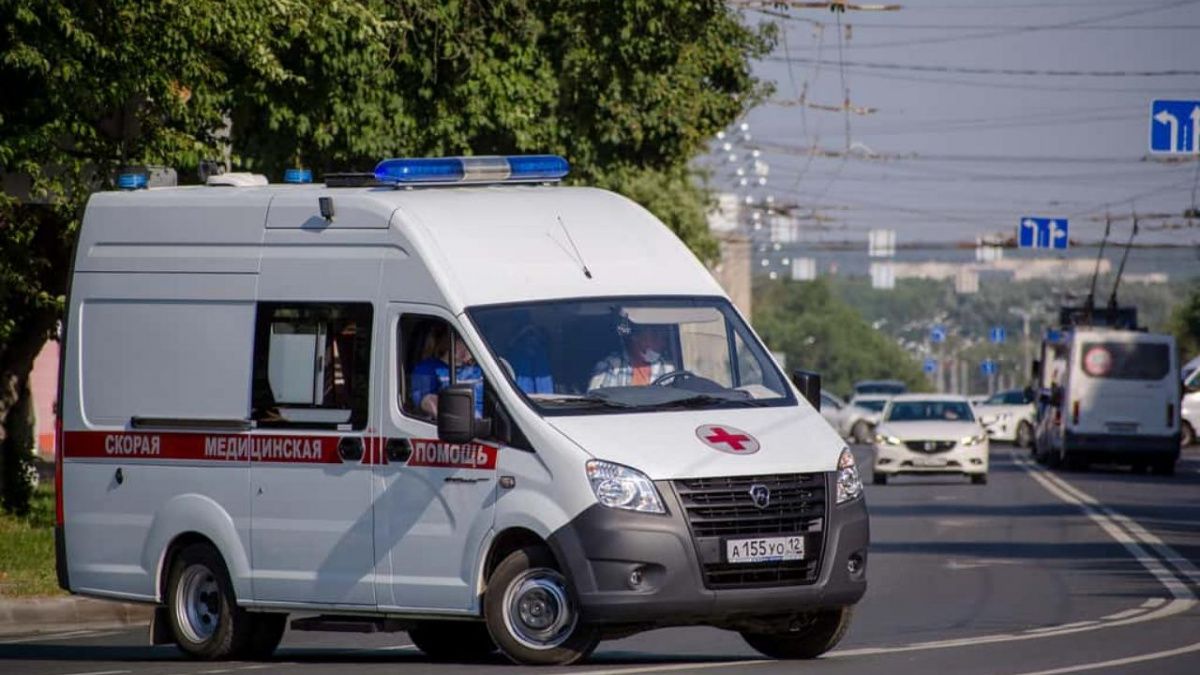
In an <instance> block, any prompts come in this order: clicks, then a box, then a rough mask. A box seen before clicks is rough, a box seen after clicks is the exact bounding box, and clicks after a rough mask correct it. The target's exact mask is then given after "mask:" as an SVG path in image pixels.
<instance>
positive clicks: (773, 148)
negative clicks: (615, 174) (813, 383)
mask: <svg viewBox="0 0 1200 675" xmlns="http://www.w3.org/2000/svg"><path fill="white" fill-rule="evenodd" d="M899 2H900V4H901V5H902V8H901V9H900V10H898V11H891V12H861V11H860V12H854V11H847V12H845V13H844V14H842V15H841V16H840V22H841V27H840V29H839V25H838V22H839V16H838V15H835V14H834V13H832V12H830V11H828V10H823V9H791V10H782V11H779V12H775V13H774V14H769V13H766V12H760V11H752V10H744V11H743V14H744V17H745V20H746V21H747V22H748V23H751V24H756V23H759V22H764V21H773V22H776V23H777V24H778V25H779V26H780V29H781V34H780V38H779V42H778V44H777V46H776V48H775V50H774V52H773V53H772V54H771V55H770V56H769V57H767V58H765V59H763V60H761V61H758V62H756V63H755V64H754V70H755V73H756V75H757V76H758V77H759V78H761V79H762V80H764V81H767V82H771V83H773V84H774V86H775V92H774V94H772V95H771V97H770V99H769V100H768V101H767V102H765V103H764V104H762V105H760V106H758V107H756V108H754V109H753V110H751V111H750V112H749V114H748V115H747V116H746V117H745V118H743V119H742V120H740V121H739V123H738V124H739V125H740V124H741V123H745V124H748V125H749V136H750V138H749V140H746V139H744V138H743V134H742V133H741V132H740V131H739V127H738V125H735V126H733V127H731V128H730V131H729V133H728V135H727V136H726V139H725V140H724V141H715V142H714V145H713V153H712V154H710V155H709V156H708V157H706V158H704V160H703V161H702V162H701V163H702V164H703V165H705V166H707V167H709V168H710V169H711V171H712V179H711V182H712V187H714V188H716V189H717V190H719V191H734V190H736V191H739V192H740V194H741V195H742V196H743V197H745V196H750V197H752V198H753V199H756V200H759V201H760V202H761V200H763V199H765V197H766V196H767V195H770V196H771V197H772V198H773V199H774V200H775V203H776V204H779V205H782V204H791V205H795V206H796V207H797V208H796V211H795V212H796V213H797V215H799V216H800V218H801V220H800V221H799V222H800V224H801V225H800V237H801V240H802V241H809V242H811V241H816V240H821V241H857V240H862V241H863V242H864V243H865V241H866V238H867V234H866V233H867V230H869V229H872V228H893V229H895V230H896V231H897V241H898V243H900V244H901V245H903V244H911V243H917V242H932V243H950V242H974V241H975V238H976V237H977V236H979V235H991V234H998V235H1008V236H1013V235H1014V233H1015V231H1016V227H1017V224H1018V222H1019V220H1020V219H1021V218H1022V217H1025V216H1043V217H1054V218H1068V219H1069V221H1070V230H1071V238H1072V240H1074V241H1082V242H1088V241H1090V242H1095V241H1099V239H1100V238H1101V236H1102V235H1103V232H1104V228H1105V224H1104V214H1105V211H1106V209H1107V210H1108V211H1110V212H1111V214H1112V215H1113V217H1114V222H1113V236H1114V238H1117V239H1119V240H1121V241H1124V239H1125V238H1126V237H1127V236H1128V232H1129V230H1128V228H1129V226H1130V222H1131V220H1130V218H1129V214H1130V213H1131V212H1132V211H1133V210H1135V209H1136V211H1137V212H1139V213H1141V214H1144V215H1153V214H1172V215H1173V216H1174V217H1172V218H1167V219H1164V218H1162V217H1150V218H1147V219H1145V220H1143V222H1142V228H1143V229H1142V231H1141V233H1140V234H1139V237H1138V241H1139V242H1141V243H1167V244H1188V245H1200V219H1197V220H1196V221H1195V222H1194V224H1193V225H1191V226H1189V224H1188V221H1187V220H1186V219H1184V218H1182V213H1183V211H1184V210H1185V209H1186V208H1188V206H1189V205H1191V204H1194V203H1196V202H1195V201H1193V200H1194V199H1197V198H1198V197H1200V196H1198V197H1194V195H1196V191H1197V190H1198V189H1200V162H1198V161H1176V162H1166V161H1160V160H1155V159H1148V158H1149V149H1148V142H1149V141H1148V139H1149V133H1150V124H1151V120H1150V106H1151V101H1152V100H1154V99H1158V98H1166V99H1192V100H1200V0H1044V1H1042V2H1037V1H1035V0H899ZM779 14H782V16H780V15H779ZM847 26H849V28H848V29H847ZM847 31H848V32H847ZM839 38H840V39H839ZM996 71H1009V72H996ZM1012 71H1018V72H1012ZM1063 71H1077V74H1064V72H1063ZM845 90H848V91H849V101H850V104H851V106H852V107H855V108H869V109H871V112H870V113H869V114H861V115H860V114H847V113H845V112H843V111H840V110H836V109H835V110H832V111H830V110H823V109H819V108H814V107H812V106H813V105H815V106H832V107H834V108H838V107H839V106H840V105H841V102H842V100H843V93H842V92H843V91H845ZM802 96H803V97H804V100H805V101H806V102H807V103H808V104H809V105H807V106H802V105H797V102H798V101H799V100H800V99H801V97H802ZM847 128H848V129H849V135H848V136H847V133H846V131H847ZM724 142H731V143H733V148H732V152H733V154H735V155H738V160H737V161H736V162H734V163H730V162H729V161H728V154H729V153H728V152H725V151H723V150H722V149H721V146H722V145H723V143H724ZM814 147H815V148H818V149H819V150H820V151H821V153H820V154H825V153H828V154H829V155H831V156H813V154H814V153H812V152H811V151H810V149H811V148H814ZM847 148H849V149H850V151H849V155H847ZM753 150H758V151H759V152H760V153H761V156H760V157H759V159H760V161H762V162H765V163H766V164H767V165H768V167H769V173H768V175H767V177H766V178H767V184H766V185H765V186H763V187H754V186H753V185H752V186H751V187H748V188H740V187H738V186H737V177H736V175H735V173H734V167H736V166H745V165H746V164H747V162H748V159H747V158H748V156H749V153H750V152H752V151H753ZM751 173H753V172H752V171H751ZM1164 225H1171V226H1173V227H1164Z"/></svg>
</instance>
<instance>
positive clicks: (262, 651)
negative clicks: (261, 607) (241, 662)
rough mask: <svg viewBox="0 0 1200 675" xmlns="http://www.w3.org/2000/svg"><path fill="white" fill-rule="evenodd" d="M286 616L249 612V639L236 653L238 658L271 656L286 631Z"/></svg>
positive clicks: (252, 659) (253, 658)
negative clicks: (239, 651)
mask: <svg viewBox="0 0 1200 675" xmlns="http://www.w3.org/2000/svg"><path fill="white" fill-rule="evenodd" d="M287 618H288V615H287V614H274V613H271V614H265V613H262V614H250V615H249V619H250V621H251V628H250V639H249V641H248V642H247V643H246V645H245V647H243V649H242V651H241V653H239V654H237V656H238V658H242V659H246V660H247V661H261V660H265V659H269V658H271V655H272V654H274V653H275V650H276V649H277V648H278V647H279V643H280V642H281V641H282V640H283V634H284V632H285V631H287Z"/></svg>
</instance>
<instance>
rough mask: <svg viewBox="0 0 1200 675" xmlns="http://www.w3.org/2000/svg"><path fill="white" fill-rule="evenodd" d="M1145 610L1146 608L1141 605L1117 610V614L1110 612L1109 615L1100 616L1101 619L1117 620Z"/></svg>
mask: <svg viewBox="0 0 1200 675" xmlns="http://www.w3.org/2000/svg"><path fill="white" fill-rule="evenodd" d="M1144 611H1146V610H1145V609H1143V608H1141V607H1134V608H1133V609H1127V610H1125V611H1124V612H1117V613H1116V614H1109V615H1108V616H1103V617H1100V619H1101V621H1117V620H1120V619H1125V618H1128V617H1131V616H1136V615H1138V614H1141V613H1142V612H1144Z"/></svg>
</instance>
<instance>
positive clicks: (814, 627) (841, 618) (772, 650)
mask: <svg viewBox="0 0 1200 675" xmlns="http://www.w3.org/2000/svg"><path fill="white" fill-rule="evenodd" d="M851 614H853V612H852V611H851V608H850V607H838V608H835V609H823V610H818V611H816V612H812V613H811V614H809V615H808V616H807V617H806V618H807V621H804V622H802V625H801V626H800V627H799V628H798V629H796V630H791V631H787V632H784V633H752V632H748V631H742V638H743V639H745V640H746V643H747V644H749V645H750V646H751V647H753V648H755V649H756V650H758V651H759V652H762V653H763V654H765V655H767V656H769V657H771V658H773V659H815V658H816V657H818V656H820V655H822V654H824V653H825V652H827V651H829V650H830V649H833V648H834V647H836V646H837V643H838V642H840V641H841V639H842V636H843V635H845V634H846V629H848V628H849V627H850V616H851Z"/></svg>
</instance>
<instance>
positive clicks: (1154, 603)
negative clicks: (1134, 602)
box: [1142, 598, 1167, 608]
mask: <svg viewBox="0 0 1200 675" xmlns="http://www.w3.org/2000/svg"><path fill="white" fill-rule="evenodd" d="M1165 604H1167V599H1166V598H1150V599H1149V600H1147V601H1145V602H1143V603H1142V607H1150V608H1154V607H1162V606H1163V605H1165Z"/></svg>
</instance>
